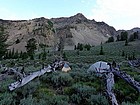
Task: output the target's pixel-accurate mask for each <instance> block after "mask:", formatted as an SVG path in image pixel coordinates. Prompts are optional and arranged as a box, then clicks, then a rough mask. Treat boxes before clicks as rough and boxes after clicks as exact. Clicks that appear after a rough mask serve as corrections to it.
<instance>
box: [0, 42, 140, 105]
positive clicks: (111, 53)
mask: <svg viewBox="0 0 140 105" xmlns="http://www.w3.org/2000/svg"><path fill="white" fill-rule="evenodd" d="M124 43H125V42H124V41H119V42H114V43H105V44H103V45H102V46H103V51H104V53H105V54H104V55H99V52H100V48H101V46H100V45H99V46H95V47H92V48H91V50H90V51H85V50H83V51H79V55H78V54H77V51H76V50H73V51H64V52H65V54H66V57H67V59H68V61H69V63H70V66H71V68H72V70H71V71H70V72H69V77H70V78H72V80H71V79H70V81H71V82H72V83H73V84H81V85H84V86H85V87H87V86H88V87H91V88H92V87H93V88H95V89H96V93H95V94H96V95H97V94H98V93H101V94H105V93H104V90H105V81H103V79H102V78H99V77H96V76H95V75H89V74H87V72H86V71H87V69H88V68H89V67H90V65H91V64H93V63H95V62H97V61H106V62H112V61H113V60H114V61H116V62H117V63H120V62H123V63H120V64H121V65H120V66H121V70H123V71H125V72H127V73H128V74H129V75H131V76H134V78H136V80H138V81H139V80H140V79H139V73H138V72H137V71H134V68H131V67H130V66H129V65H128V63H127V60H126V58H125V56H122V50H124V52H125V54H132V53H133V52H135V56H136V57H140V46H139V45H140V41H139V40H137V41H134V42H129V45H128V46H125V45H124ZM48 49H49V48H47V49H46V50H48ZM40 53H41V52H36V57H35V58H36V59H35V60H29V59H27V60H21V59H19V60H12V59H9V60H3V61H1V64H6V66H9V67H14V65H13V63H14V64H17V66H18V67H20V66H23V65H24V66H25V72H27V73H29V72H33V71H37V70H39V69H41V67H42V64H43V63H44V64H45V65H46V66H47V65H48V64H50V63H52V62H53V60H54V59H55V57H54V56H53V54H51V51H50V52H49V53H47V58H46V60H45V61H43V60H41V59H38V55H39V54H40ZM124 61H125V62H124ZM11 62H12V63H11ZM1 71H2V69H0V72H1ZM54 74H55V75H54ZM60 74H61V72H57V73H51V74H45V75H43V76H41V77H39V78H36V79H35V80H33V81H32V82H30V83H28V84H27V85H25V86H23V87H22V88H19V89H17V90H16V91H14V94H16V95H14V96H11V97H12V98H13V99H14V101H15V102H16V103H18V104H19V103H20V99H26V98H27V97H28V96H29V95H32V96H33V98H36V99H37V100H38V101H39V100H43V101H44V102H45V100H46V97H49V98H48V99H51V97H52V96H53V97H55V98H56V100H57V96H58V97H59V95H64V96H67V94H68V93H69V94H73V93H70V92H71V91H70V89H71V88H72V86H73V84H70V85H68V86H61V84H60V86H59V87H54V86H53V85H54V84H53V82H54V80H52V79H53V78H54V79H55V80H56V81H57V79H60V80H62V79H63V80H64V81H66V82H67V77H66V76H63V75H60ZM62 74H64V73H62ZM64 75H65V74H64ZM52 77H53V78H52ZM62 77H63V78H62ZM13 81H14V79H13V78H12V77H8V78H7V79H6V82H4V81H2V82H1V83H0V85H1V86H2V87H1V89H2V91H0V95H2V94H4V93H5V92H8V89H7V86H8V84H9V83H11V82H13ZM58 82H59V81H58ZM83 89H84V88H83ZM89 89H90V88H89ZM116 91H117V92H119V93H117V92H116ZM115 93H116V95H117V96H119V94H121V96H124V97H123V98H122V99H123V101H129V100H130V101H131V102H132V103H134V101H136V102H138V103H140V99H138V100H137V98H138V97H140V96H138V95H135V94H136V93H137V92H136V90H135V89H133V88H132V87H131V86H129V85H128V84H127V83H125V82H124V81H123V80H122V79H119V80H117V81H115ZM9 94H10V93H9ZM19 96H20V97H19ZM18 97H19V98H18ZM67 97H69V98H71V96H67ZM59 98H60V97H59ZM59 98H58V99H59ZM86 98H88V97H86ZM134 98H135V99H134ZM77 99H78V97H77ZM28 100H29V99H28ZM88 100H89V99H88ZM118 100H119V98H118ZM123 101H122V100H119V102H120V103H121V102H123ZM46 102H48V101H46ZM69 103H70V104H73V103H72V102H71V101H69Z"/></svg>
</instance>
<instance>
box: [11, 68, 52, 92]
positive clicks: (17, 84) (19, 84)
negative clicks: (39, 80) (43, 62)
mask: <svg viewBox="0 0 140 105" xmlns="http://www.w3.org/2000/svg"><path fill="white" fill-rule="evenodd" d="M51 71H52V70H51V69H50V66H48V67H47V68H44V69H41V70H39V71H36V72H33V73H31V74H30V75H27V76H25V77H23V78H22V79H21V80H20V81H16V82H14V83H11V84H10V85H9V90H10V91H12V90H15V89H16V88H19V87H22V86H24V85H25V84H27V83H28V82H30V81H31V80H33V79H34V78H36V77H39V76H41V75H43V74H45V73H46V72H51Z"/></svg>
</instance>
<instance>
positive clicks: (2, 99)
mask: <svg viewBox="0 0 140 105" xmlns="http://www.w3.org/2000/svg"><path fill="white" fill-rule="evenodd" d="M13 101H14V100H13V96H12V94H11V93H8V92H5V93H2V94H0V105H12V103H14V102H13Z"/></svg>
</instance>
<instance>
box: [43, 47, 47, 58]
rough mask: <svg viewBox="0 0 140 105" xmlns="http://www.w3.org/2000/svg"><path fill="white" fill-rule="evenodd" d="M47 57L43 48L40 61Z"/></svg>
mask: <svg viewBox="0 0 140 105" xmlns="http://www.w3.org/2000/svg"><path fill="white" fill-rule="evenodd" d="M46 56H47V53H46V51H45V48H43V53H42V60H45V59H46Z"/></svg>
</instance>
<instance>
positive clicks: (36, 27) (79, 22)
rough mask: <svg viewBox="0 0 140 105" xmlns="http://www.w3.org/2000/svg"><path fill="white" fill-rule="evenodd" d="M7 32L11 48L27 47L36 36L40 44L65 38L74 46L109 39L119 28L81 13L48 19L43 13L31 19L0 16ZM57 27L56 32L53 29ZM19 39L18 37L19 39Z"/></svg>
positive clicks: (23, 49)
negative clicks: (17, 19) (11, 18)
mask: <svg viewBox="0 0 140 105" xmlns="http://www.w3.org/2000/svg"><path fill="white" fill-rule="evenodd" d="M48 21H51V22H52V23H53V28H51V27H50V24H48ZM0 25H1V26H3V27H4V29H5V33H6V34H7V35H9V36H8V39H7V41H6V43H7V44H8V45H9V49H12V48H15V50H19V51H21V50H22V51H26V49H25V46H26V43H27V41H28V40H29V39H31V38H33V37H34V38H35V39H36V40H37V45H39V44H45V45H48V46H54V45H55V44H58V43H59V41H60V40H59V39H60V38H62V39H63V40H64V41H63V45H64V46H71V47H72V46H74V45H77V43H83V44H91V45H98V44H100V43H101V42H105V41H107V39H108V38H109V37H110V36H114V37H115V36H116V35H117V33H116V30H115V29H114V28H113V27H110V26H109V25H107V24H106V23H104V22H96V21H95V20H88V19H87V18H86V17H85V16H84V15H82V14H81V13H78V14H77V15H74V16H71V17H61V18H52V19H50V20H49V19H46V18H44V17H41V18H36V19H32V20H19V21H12V20H0ZM53 30H55V33H54V31H53ZM17 39H18V40H19V41H18V43H17Z"/></svg>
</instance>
